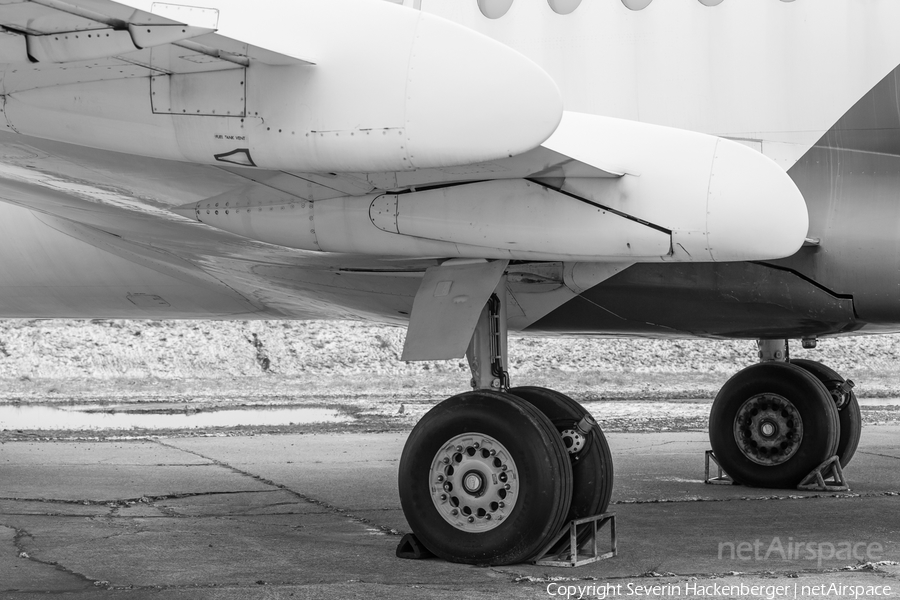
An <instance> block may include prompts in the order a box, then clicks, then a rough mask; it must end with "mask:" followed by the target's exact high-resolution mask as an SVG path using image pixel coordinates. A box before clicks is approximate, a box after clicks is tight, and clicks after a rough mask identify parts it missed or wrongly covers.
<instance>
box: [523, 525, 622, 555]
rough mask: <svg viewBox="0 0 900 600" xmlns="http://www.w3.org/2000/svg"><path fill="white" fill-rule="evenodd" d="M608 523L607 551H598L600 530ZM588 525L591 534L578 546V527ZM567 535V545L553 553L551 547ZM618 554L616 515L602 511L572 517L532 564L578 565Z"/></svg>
mask: <svg viewBox="0 0 900 600" xmlns="http://www.w3.org/2000/svg"><path fill="white" fill-rule="evenodd" d="M607 523H609V543H610V549H609V551H608V552H604V553H602V554H601V553H600V551H599V550H598V549H597V545H598V543H599V540H598V538H599V536H600V530H601V529H603V527H604V526H606V524H607ZM584 526H587V527H590V529H591V535H590V537H588V538H587V539H586V540H584V543H582V544H581V545H580V546H579V544H578V531H579V527H584ZM565 536H569V546H568V547H567V548H566V549H564V550H562V551H560V552H556V553H553V552H551V550H552V548H553V547H554V546H555V545H556V544H557V542H559V540H561V539H563V538H564V537H565ZM616 554H618V550H617V549H616V515H615V514H614V513H603V514H601V515H594V516H593V517H585V518H583V519H574V520H572V521H569V523H568V524H567V525H566V526H565V527H563V528H562V531H560V532H559V533H558V534H556V536H554V538H553V540H552V541H551V542H550V543H549V544H547V545H546V546H544V548H543V549H542V550H541V551H540V552H539V553H538V555H537V557H536V558H535V559H534V560H533V561H532V564H535V565H539V566H542V567H580V566H582V565H587V564H590V563H593V562H597V561H598V560H604V559H606V558H612V557H613V556H616Z"/></svg>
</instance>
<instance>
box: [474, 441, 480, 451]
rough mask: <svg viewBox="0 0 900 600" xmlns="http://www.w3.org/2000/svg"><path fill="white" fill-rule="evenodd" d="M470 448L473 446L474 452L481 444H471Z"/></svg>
mask: <svg viewBox="0 0 900 600" xmlns="http://www.w3.org/2000/svg"><path fill="white" fill-rule="evenodd" d="M472 446H473V447H474V448H475V449H476V450H478V449H479V448H481V444H479V443H478V442H475V443H474V444H472Z"/></svg>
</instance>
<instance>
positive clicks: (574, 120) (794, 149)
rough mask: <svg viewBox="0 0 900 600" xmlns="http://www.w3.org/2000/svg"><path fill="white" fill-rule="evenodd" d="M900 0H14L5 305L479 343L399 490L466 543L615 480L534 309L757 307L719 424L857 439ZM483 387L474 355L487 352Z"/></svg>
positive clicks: (814, 443)
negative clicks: (544, 370) (543, 342)
mask: <svg viewBox="0 0 900 600" xmlns="http://www.w3.org/2000/svg"><path fill="white" fill-rule="evenodd" d="M898 22H900V3H897V2H892V1H891V0H872V1H870V2H864V3H863V2H855V1H853V0H815V1H814V2H813V1H812V0H796V1H790V0H665V1H663V0H655V1H653V0H590V1H582V0H397V1H385V0H256V1H255V2H252V3H250V2H241V1H239V0H191V2H190V6H188V5H181V4H177V3H168V2H152V1H151V0H126V1H124V2H113V1H110V0H0V63H2V64H0V98H2V104H0V111H2V118H0V200H2V202H0V257H2V260H0V317H3V318H22V317H26V318H38V317H40V318H141V319H173V318H177V319H358V320H369V321H378V322H383V323H389V324H396V325H402V326H406V327H407V328H408V329H407V336H406V341H405V346H404V350H403V356H402V359H403V360H409V361H414V360H440V359H450V358H459V357H462V356H466V357H467V359H468V361H469V364H470V366H471V371H472V380H471V382H470V387H471V388H472V389H471V390H469V391H465V392H462V393H460V394H458V395H455V396H453V397H451V398H448V399H446V400H444V401H443V402H441V403H439V404H438V405H437V406H436V407H435V408H434V409H433V410H431V411H430V412H429V413H427V414H426V415H425V416H424V417H423V418H422V419H421V421H420V422H419V423H418V424H417V425H416V427H415V428H414V429H413V431H412V433H411V435H410V437H409V440H408V441H407V443H406V446H405V448H404V450H403V453H402V456H401V459H400V470H399V495H400V499H401V504H402V507H403V510H404V514H405V516H406V519H407V521H408V523H409V525H410V527H411V529H412V530H413V532H414V533H415V535H416V536H417V537H418V539H419V540H420V542H421V543H422V544H423V545H424V546H425V547H426V548H427V549H428V550H430V551H431V552H433V553H434V554H436V555H438V556H440V557H442V558H445V559H447V560H450V561H455V562H462V563H473V564H509V563H516V562H522V561H525V560H528V559H530V558H532V557H533V556H534V555H535V554H536V553H537V552H538V551H540V550H541V548H543V547H545V546H547V545H548V544H549V543H551V542H552V541H553V539H554V537H555V536H556V535H557V533H558V532H559V531H560V530H561V528H562V527H563V526H564V524H565V523H567V522H568V521H570V520H571V519H574V518H580V517H584V516H590V515H594V514H598V513H602V512H604V511H605V510H606V508H607V506H608V504H609V499H610V494H611V491H612V487H613V464H612V458H611V455H610V452H609V447H608V445H607V443H606V440H605V438H604V436H603V432H602V431H601V430H600V428H599V427H598V426H597V424H596V421H594V420H593V418H592V417H591V415H590V414H589V413H588V412H587V411H586V410H585V409H584V408H583V407H581V406H580V405H579V404H578V403H577V402H575V401H574V400H572V399H571V398H569V397H568V396H566V395H565V394H563V393H561V392H559V391H555V390H549V389H543V388H537V387H514V386H512V384H511V382H510V376H509V372H508V368H507V364H508V360H507V359H508V351H507V337H508V335H509V332H514V333H523V334H529V335H602V336H617V335H628V336H646V337H699V338H717V339H726V338H732V339H751V340H758V342H759V362H758V363H755V364H753V365H751V366H749V367H747V368H745V369H743V370H742V371H740V372H739V373H737V374H735V375H734V376H733V377H732V378H731V379H729V380H728V382H726V383H725V385H724V386H723V387H722V389H721V390H720V392H719V393H718V395H717V396H716V398H715V400H714V402H713V405H712V410H711V414H710V425H709V429H710V442H711V445H712V448H713V450H714V452H715V454H716V455H717V457H718V459H719V460H720V461H721V463H722V466H723V467H724V469H725V470H726V471H727V472H728V473H729V474H730V475H731V476H732V477H733V478H734V479H735V480H736V481H740V482H742V483H744V484H747V485H755V486H765V487H794V486H796V485H797V483H798V481H799V480H800V479H801V478H802V477H803V476H805V475H806V474H807V473H809V472H810V471H811V470H812V469H813V468H814V467H816V465H818V464H820V463H821V462H823V461H824V460H826V459H827V458H829V457H831V456H835V455H836V456H838V457H839V459H840V463H841V464H842V465H846V464H847V463H848V462H849V461H850V460H851V458H852V456H853V453H854V451H855V449H856V446H857V444H858V442H859V438H860V429H861V419H860V410H859V404H858V401H857V400H856V397H855V395H854V393H853V390H852V382H849V381H846V380H845V379H844V378H843V377H842V376H841V375H840V374H838V373H836V372H835V371H833V370H832V369H830V368H828V367H827V366H825V365H823V364H820V363H818V362H814V361H808V360H796V359H792V358H791V357H790V351H789V350H790V348H789V344H788V340H789V339H794V340H796V339H800V340H801V341H802V343H803V345H804V346H805V347H812V346H814V345H815V344H816V343H817V340H818V338H819V337H827V336H833V335H841V334H879V333H887V332H896V331H898V324H900V293H898V291H900V271H898V269H897V266H896V257H897V256H898V250H900V248H898V246H900V236H898V235H897V232H898V225H900V202H898V194H900V136H898V132H900V108H898V107H900V98H898V94H900V92H898V90H900V73H898V65H900V37H898V36H896V34H895V31H894V29H895V24H896V23H898ZM460 387H461V388H463V387H465V384H463V383H461V386H460Z"/></svg>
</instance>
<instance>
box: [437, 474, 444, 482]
mask: <svg viewBox="0 0 900 600" xmlns="http://www.w3.org/2000/svg"><path fill="white" fill-rule="evenodd" d="M443 480H444V476H443V475H438V483H440V482H442V481H443Z"/></svg>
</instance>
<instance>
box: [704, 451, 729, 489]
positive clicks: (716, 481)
mask: <svg viewBox="0 0 900 600" xmlns="http://www.w3.org/2000/svg"><path fill="white" fill-rule="evenodd" d="M710 460H712V461H713V462H714V463H716V470H717V471H718V475H716V476H715V477H710V476H709V461H710ZM703 483H708V484H710V485H737V484H736V483H735V482H734V479H732V478H731V476H730V475H729V474H728V473H726V472H725V471H724V469H722V465H720V464H719V459H718V458H716V455H715V454H713V451H712V450H707V451H706V477H705V478H704V479H703Z"/></svg>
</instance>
